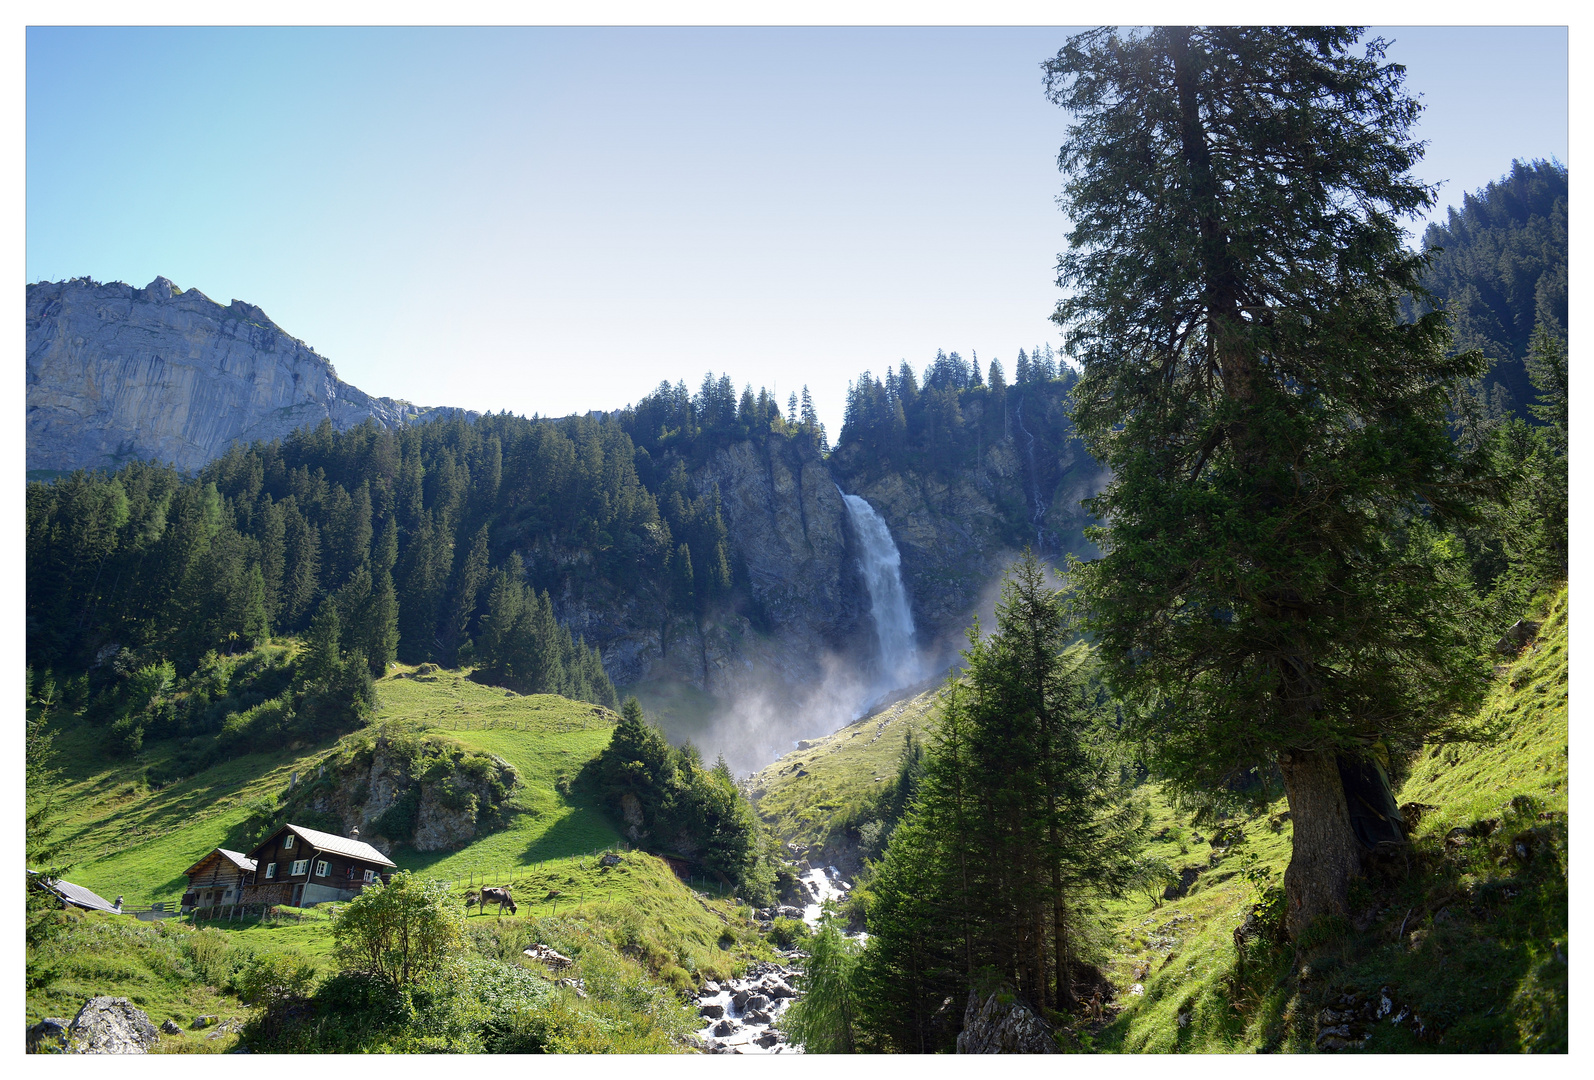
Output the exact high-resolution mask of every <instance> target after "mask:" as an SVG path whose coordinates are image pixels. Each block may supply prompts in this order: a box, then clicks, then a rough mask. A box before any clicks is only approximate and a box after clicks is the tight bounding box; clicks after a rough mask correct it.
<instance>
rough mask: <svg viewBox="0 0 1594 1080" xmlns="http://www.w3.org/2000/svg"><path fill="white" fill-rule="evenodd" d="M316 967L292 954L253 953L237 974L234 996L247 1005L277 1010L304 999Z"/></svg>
mask: <svg viewBox="0 0 1594 1080" xmlns="http://www.w3.org/2000/svg"><path fill="white" fill-rule="evenodd" d="M315 977H316V966H315V964H314V963H313V962H311V961H309V960H306V959H305V958H304V957H302V956H299V955H297V954H295V953H284V952H273V953H256V954H255V955H254V956H251V957H250V958H249V961H248V962H247V963H246V964H244V966H243V969H242V970H241V971H239V972H238V974H237V979H236V982H237V987H238V995H239V996H240V997H241V998H243V1000H244V1001H247V1002H248V1003H249V1004H251V1005H259V1006H261V1007H263V1008H266V1009H280V1008H282V1007H283V1006H285V1005H287V1004H290V1003H292V1002H296V1001H299V1000H301V999H303V998H304V996H305V994H306V992H307V991H308V990H309V989H310V985H311V984H312V983H313V982H314V981H315Z"/></svg>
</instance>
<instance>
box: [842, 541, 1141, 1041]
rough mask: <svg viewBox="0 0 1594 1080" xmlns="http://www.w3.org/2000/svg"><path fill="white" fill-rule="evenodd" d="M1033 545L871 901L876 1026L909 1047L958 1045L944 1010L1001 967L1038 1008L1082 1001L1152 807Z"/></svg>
mask: <svg viewBox="0 0 1594 1080" xmlns="http://www.w3.org/2000/svg"><path fill="white" fill-rule="evenodd" d="M1071 629H1072V628H1071V626H1070V624H1069V623H1068V621H1067V619H1066V618H1065V614H1064V605H1063V599H1062V597H1061V596H1060V595H1059V594H1057V593H1055V592H1053V591H1052V590H1051V589H1049V588H1048V587H1047V582H1046V575H1045V571H1044V568H1043V567H1042V566H1041V564H1040V563H1039V562H1038V561H1037V560H1036V559H1035V558H1034V557H1033V555H1031V554H1030V553H1029V552H1027V551H1026V552H1025V554H1024V556H1023V557H1022V558H1021V559H1020V560H1019V561H1018V562H1017V563H1015V564H1014V566H1013V567H1012V568H1011V569H1010V571H1009V574H1008V577H1007V579H1006V581H1005V582H1004V584H1003V587H1002V598H1001V601H1000V603H999V604H998V606H997V622H996V630H995V632H994V633H993V634H991V635H990V636H989V637H987V638H984V639H981V638H980V636H979V630H978V627H977V626H976V627H975V628H973V629H971V630H970V633H969V648H968V650H967V651H966V652H965V653H964V657H965V660H966V665H967V666H966V671H967V674H966V676H965V677H964V678H963V679H962V680H961V681H959V682H954V683H952V684H950V685H949V686H948V687H947V689H946V691H945V692H944V694H943V698H942V709H941V720H940V726H939V729H938V731H937V733H936V734H937V738H936V742H935V744H934V746H933V748H932V749H931V750H930V751H929V752H928V753H927V754H926V755H925V760H924V776H923V779H922V780H921V781H920V784H919V788H918V791H917V793H916V794H915V796H914V799H913V803H912V807H911V809H910V811H909V813H908V815H907V818H906V819H905V820H904V821H903V823H902V824H901V825H899V826H898V828H897V830H896V831H895V832H894V833H893V834H892V836H891V840H890V842H889V843H888V845H887V847H886V853H885V857H884V858H883V859H882V861H881V863H880V869H879V871H878V873H877V875H876V878H875V880H874V881H873V882H872V883H871V884H870V891H871V893H872V895H873V897H874V900H873V902H872V903H871V905H870V908H869V931H870V935H871V937H870V942H869V948H868V950H867V952H866V953H865V955H864V958H863V960H862V969H861V971H860V979H861V980H862V981H863V983H864V984H865V985H866V986H867V987H868V991H867V993H866V994H865V995H864V999H865V1000H866V1001H868V1002H871V1004H869V1005H866V1006H865V1012H866V1024H865V1026H866V1028H868V1029H869V1030H870V1031H874V1032H877V1033H878V1034H879V1035H880V1037H881V1038H882V1039H883V1040H884V1041H885V1042H886V1043H887V1044H889V1045H890V1046H891V1047H893V1048H896V1049H899V1050H905V1051H909V1052H926V1051H930V1050H935V1049H944V1048H945V1046H946V1044H947V1042H948V1040H949V1039H950V1036H951V1035H953V1034H955V1029H954V1030H953V1031H951V1032H950V1033H949V1032H948V1031H947V1030H945V1029H944V1028H942V1029H937V1028H936V1027H935V1026H934V1025H933V1024H932V1022H931V1018H932V1017H933V1016H934V1014H935V1012H936V1010H937V1009H938V1008H939V1005H940V1002H941V1001H942V1000H944V998H945V997H946V996H947V995H948V994H951V995H952V996H954V998H955V999H958V1000H961V998H962V996H963V994H965V993H967V991H968V989H969V987H970V986H971V985H972V984H974V983H975V982H976V981H977V980H978V979H979V978H980V977H981V973H982V972H986V971H991V972H993V973H994V974H995V975H997V976H998V977H999V978H1001V979H1003V980H1005V981H1007V982H1008V983H1010V984H1011V985H1012V987H1013V988H1014V989H1015V990H1017V991H1018V992H1019V993H1020V994H1022V995H1024V996H1025V997H1027V998H1029V999H1030V1000H1031V1001H1033V1002H1034V1003H1035V1004H1036V1005H1040V1006H1050V1007H1053V1008H1066V1007H1069V1006H1071V1005H1072V1004H1073V988H1072V971H1073V968H1074V962H1075V955H1076V953H1077V949H1076V947H1075V945H1074V935H1075V931H1076V929H1077V927H1078V926H1079V925H1080V924H1082V923H1083V922H1085V921H1086V919H1087V914H1086V901H1087V900H1089V899H1092V898H1095V897H1100V896H1116V895H1121V894H1122V893H1123V891H1124V890H1125V889H1126V888H1127V887H1128V886H1129V885H1130V884H1131V882H1132V874H1133V869H1134V866H1135V858H1136V855H1137V853H1138V849H1139V846H1140V843H1141V838H1142V835H1143V833H1144V828H1145V816H1144V811H1143V809H1141V808H1140V807H1138V806H1136V805H1135V803H1134V802H1133V801H1132V800H1131V799H1130V798H1128V796H1127V793H1125V792H1124V791H1122V790H1120V785H1119V783H1118V782H1117V780H1116V778H1115V774H1114V771H1113V769H1112V767H1111V766H1112V763H1111V762H1110V761H1107V760H1105V759H1103V758H1102V757H1101V756H1100V755H1098V754H1097V753H1096V752H1094V751H1093V750H1092V749H1091V745H1090V741H1089V739H1088V738H1087V733H1088V732H1089V730H1090V728H1091V725H1092V724H1093V722H1094V720H1093V717H1092V715H1091V712H1090V710H1089V709H1088V708H1087V707H1086V703H1085V700H1084V696H1083V694H1082V686H1083V678H1082V673H1083V670H1084V669H1085V667H1086V666H1087V665H1088V664H1089V662H1090V656H1089V650H1088V648H1087V647H1085V646H1083V645H1076V646H1074V647H1073V648H1070V649H1066V650H1065V649H1064V646H1065V644H1066V643H1067V639H1068V637H1069V634H1070V633H1071Z"/></svg>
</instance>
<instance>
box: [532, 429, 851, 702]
mask: <svg viewBox="0 0 1594 1080" xmlns="http://www.w3.org/2000/svg"><path fill="white" fill-rule="evenodd" d="M692 484H693V487H694V488H695V489H696V491H697V493H698V494H700V495H702V494H708V493H710V492H711V491H713V490H715V489H718V491H719V496H720V508H721V512H722V514H723V515H724V518H725V525H726V529H727V531H728V532H729V534H730V540H731V546H732V552H733V557H734V558H735V559H736V560H737V562H738V563H739V564H740V565H741V567H743V568H744V569H745V571H746V575H747V581H748V584H749V588H750V591H751V594H752V595H751V600H752V603H751V605H750V606H749V607H747V608H745V609H741V610H738V608H737V607H736V606H734V605H733V606H730V607H726V608H723V609H721V610H717V611H714V612H710V613H709V614H708V616H707V617H706V618H704V619H702V620H698V619H695V618H691V617H673V618H671V617H667V616H666V615H665V613H664V603H663V598H662V595H651V594H648V593H644V592H641V591H639V592H636V593H632V594H629V595H626V596H610V595H608V594H606V593H605V592H603V591H601V589H599V588H596V587H594V588H591V589H590V591H589V590H588V589H587V583H585V582H583V581H581V580H580V577H579V575H572V576H571V579H570V581H571V584H570V586H569V587H568V588H567V591H566V592H565V594H564V595H563V596H560V597H555V598H554V599H555V606H556V608H557V609H558V612H559V615H560V618H561V619H562V620H564V621H566V622H567V624H568V625H569V626H570V628H571V630H572V631H573V632H575V633H580V634H582V635H583V637H584V638H585V639H586V640H587V641H589V642H593V643H596V644H599V645H601V647H602V649H603V658H604V666H605V667H606V668H607V669H608V671H609V674H610V677H611V678H613V679H614V680H615V681H616V682H617V683H619V684H621V685H629V684H633V683H636V682H640V681H644V680H658V679H666V680H672V681H679V682H685V683H688V684H690V685H692V686H695V687H697V688H698V689H699V690H703V691H706V692H708V693H710V694H714V695H716V696H720V697H732V696H735V695H737V694H739V693H742V692H744V691H746V690H748V689H750V688H751V687H752V686H753V685H755V684H757V685H759V686H762V685H765V684H767V683H768V682H769V680H770V677H771V676H772V675H773V676H774V678H775V679H776V680H777V681H779V682H781V683H784V684H786V685H789V686H799V685H802V684H805V683H812V682H815V681H817V680H819V679H820V678H821V677H822V675H823V671H822V669H823V666H824V658H825V657H826V656H827V655H834V654H838V653H839V654H850V653H867V651H868V650H870V649H872V647H873V645H872V638H871V637H870V635H871V634H872V627H871V625H870V623H869V621H868V616H869V599H868V595H867V593H866V592H865V590H864V586H863V582H862V579H861V577H860V576H859V572H858V560H857V558H856V555H855V553H854V551H853V548H854V546H855V543H856V540H855V538H854V537H853V536H852V535H851V529H850V526H849V524H848V519H847V512H846V508H845V506H844V505H843V503H842V501H841V495H840V493H839V492H838V491H837V490H836V483H835V480H834V479H833V478H832V477H831V474H830V470H829V468H828V467H827V465H826V464H825V461H824V460H823V459H822V458H821V457H820V456H819V455H818V454H817V453H815V452H812V451H805V450H803V449H801V448H799V447H798V446H797V445H796V444H794V443H793V442H792V441H791V440H789V439H783V438H779V437H776V436H771V437H770V438H768V439H767V440H764V441H762V442H760V441H754V440H749V441H744V442H738V443H734V444H732V445H730V446H728V447H724V448H722V449H720V450H719V451H717V452H716V453H715V454H714V456H713V457H712V458H710V459H709V461H708V462H707V463H706V464H704V465H702V466H701V467H699V468H698V469H697V470H695V471H694V472H693V473H692ZM522 557H523V558H525V560H526V562H527V563H528V565H530V564H531V563H533V561H534V560H545V559H549V558H558V557H560V556H558V555H556V554H554V553H549V552H540V551H539V552H527V553H523V554H522ZM565 557H566V558H576V559H579V557H580V554H579V553H575V552H572V553H566V556H565Z"/></svg>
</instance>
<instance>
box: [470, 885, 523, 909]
mask: <svg viewBox="0 0 1594 1080" xmlns="http://www.w3.org/2000/svg"><path fill="white" fill-rule="evenodd" d="M476 902H477V903H478V904H480V905H481V906H482V910H483V911H486V910H487V905H488V904H497V905H498V914H499V915H500V916H501V915H503V913H504V908H506V907H507V908H508V909H509V913H510V914H511V915H513V914H515V901H514V898H512V897H511V896H510V895H509V888H508V886H505V887H504V888H501V889H499V888H493V887H490V886H489V887H487V888H484V889H482V895H481V899H479V900H477V901H476Z"/></svg>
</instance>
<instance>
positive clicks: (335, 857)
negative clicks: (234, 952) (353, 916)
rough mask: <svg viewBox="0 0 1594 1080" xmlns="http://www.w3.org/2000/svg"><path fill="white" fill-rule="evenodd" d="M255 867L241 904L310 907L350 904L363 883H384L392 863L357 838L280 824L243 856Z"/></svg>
mask: <svg viewBox="0 0 1594 1080" xmlns="http://www.w3.org/2000/svg"><path fill="white" fill-rule="evenodd" d="M247 857H248V858H249V859H250V860H252V861H253V862H254V864H255V870H254V874H253V877H252V879H251V880H252V884H251V885H250V886H249V887H247V888H246V889H245V890H244V895H243V898H242V900H241V901H240V902H241V903H245V904H289V905H292V906H294V907H310V906H312V905H315V904H323V903H326V902H328V901H331V900H352V899H353V898H354V897H355V896H357V895H358V894H359V893H360V891H361V890H363V889H364V888H365V887H366V886H367V885H373V884H383V885H385V884H387V882H388V881H389V880H390V879H391V878H392V876H393V871H394V870H396V869H398V867H397V865H396V864H395V863H394V862H393V860H392V859H389V858H388V857H387V856H386V855H383V854H382V853H381V852H380V851H378V850H376V848H374V847H372V846H371V845H370V844H367V843H365V842H364V841H362V840H360V839H358V838H357V837H348V836H338V835H337V834H336V833H326V832H321V831H320V830H319V829H307V828H305V827H304V826H302V825H284V826H282V827H281V828H280V829H278V830H277V831H276V832H274V833H272V834H271V835H270V836H268V837H266V839H265V840H263V841H262V842H260V843H259V844H256V845H255V847H254V850H252V851H251V852H249V855H248V856H247Z"/></svg>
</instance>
